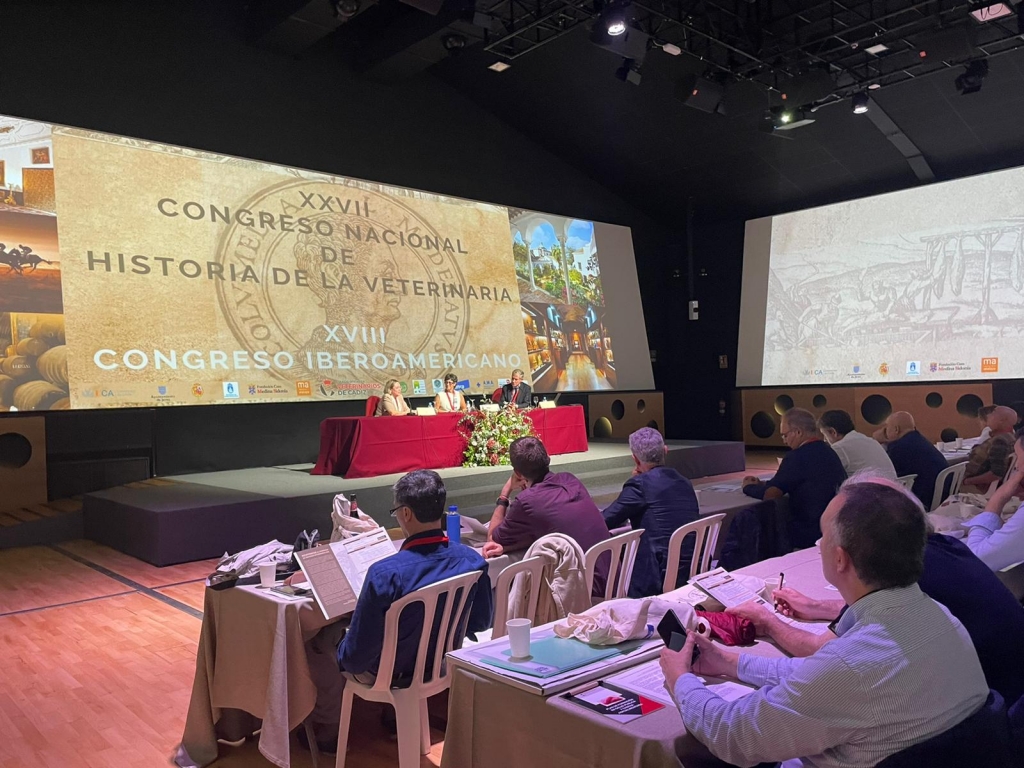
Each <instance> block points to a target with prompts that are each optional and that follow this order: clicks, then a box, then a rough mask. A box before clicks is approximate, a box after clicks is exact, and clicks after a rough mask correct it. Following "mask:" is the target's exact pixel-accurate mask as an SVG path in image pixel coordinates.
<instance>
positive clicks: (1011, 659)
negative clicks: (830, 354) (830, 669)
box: [727, 475, 1024, 702]
mask: <svg viewBox="0 0 1024 768" xmlns="http://www.w3.org/2000/svg"><path fill="white" fill-rule="evenodd" d="M850 482H877V483H882V484H884V485H886V486H887V487H889V488H892V489H894V490H895V491H897V492H898V493H900V494H903V495H904V496H906V497H907V498H908V499H911V500H912V501H913V502H914V503H915V504H917V505H920V503H921V502H920V501H918V499H917V497H915V496H913V495H912V494H911V493H910V492H909V491H907V490H906V489H905V488H904V487H902V486H901V485H898V484H896V483H893V482H891V481H888V480H884V479H881V478H875V477H871V476H864V475H860V476H857V477H856V478H853V479H852V480H851V481H850ZM889 495H890V496H891V494H889ZM922 511H923V509H922ZM890 544H892V543H891V542H890ZM1021 559H1024V554H1022V555H1021ZM917 585H918V586H919V587H920V588H921V591H922V592H924V593H925V594H926V595H928V597H930V598H932V600H934V601H935V602H937V603H940V604H941V605H944V606H945V607H946V608H947V609H948V610H949V612H950V613H951V614H953V616H955V617H956V618H957V620H958V621H959V622H960V623H961V624H963V625H964V629H966V630H967V633H968V634H969V635H970V636H971V641H972V642H973V643H974V649H975V650H976V651H977V653H978V660H979V661H980V662H981V668H982V670H983V671H984V673H985V679H986V681H987V682H988V687H989V688H992V689H993V690H996V691H998V692H999V694H1000V695H1001V696H1002V697H1003V698H1004V699H1005V700H1006V701H1011V702H1012V701H1016V700H1017V699H1018V698H1020V697H1021V695H1024V654H1021V653H1020V645H1021V643H1022V642H1024V608H1022V607H1021V605H1020V603H1018V602H1017V599H1016V598H1015V597H1014V596H1013V593H1011V592H1010V590H1009V589H1007V588H1006V586H1005V585H1004V584H1003V583H1002V582H1001V581H1000V580H999V579H998V578H997V577H996V575H995V574H994V573H993V572H992V571H991V570H990V569H989V567H988V566H987V565H985V563H983V562H982V561H981V560H979V559H978V558H977V557H976V556H975V555H974V554H973V553H972V552H971V550H970V549H968V548H967V546H966V545H965V544H964V543H963V542H962V541H957V540H956V539H954V538H952V537H950V536H945V535H943V534H941V533H935V532H934V531H933V532H931V533H929V534H928V540H927V542H926V544H925V548H924V568H923V570H922V572H921V577H920V578H919V579H918V581H917ZM773 597H774V601H775V605H776V610H777V611H778V613H776V612H774V611H772V610H771V609H770V608H768V607H766V606H765V605H764V604H762V603H756V602H754V601H751V602H749V603H744V604H742V605H739V606H736V607H734V608H729V609H727V612H728V613H734V614H736V615H738V616H743V617H744V618H747V619H750V621H751V622H753V624H754V627H755V629H756V630H757V634H758V635H759V636H762V637H769V638H771V639H772V641H773V642H774V643H775V644H776V645H778V646H779V647H780V648H782V650H784V651H786V653H788V654H790V655H792V656H810V655H811V654H812V653H814V652H815V651H816V650H818V649H819V648H820V647H821V646H823V645H824V644H825V643H828V642H830V641H832V640H835V639H836V635H835V633H834V632H832V631H827V632H824V633H821V634H817V633H814V632H810V631H808V630H804V629H800V628H798V627H794V626H792V625H791V624H787V623H786V622H785V621H783V620H782V619H781V618H780V615H781V616H789V617H792V618H795V619H803V620H807V621H834V620H837V619H838V618H839V617H840V616H842V614H843V611H845V610H846V603H845V602H844V601H843V600H841V599H836V600H815V599H812V598H810V597H808V596H806V595H804V594H802V593H800V592H799V591H797V590H795V589H792V588H791V587H783V588H782V589H777V590H775V592H774V593H773Z"/></svg>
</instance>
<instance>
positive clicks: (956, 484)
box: [929, 461, 967, 511]
mask: <svg viewBox="0 0 1024 768" xmlns="http://www.w3.org/2000/svg"><path fill="white" fill-rule="evenodd" d="M966 471H967V462H966V461H962V462H960V463H959V464H954V465H953V466H952V467H949V468H947V469H944V470H942V471H941V472H939V474H938V475H937V476H936V478H935V491H934V492H933V493H932V505H931V507H929V511H932V510H934V509H935V508H936V507H938V506H939V504H941V503H942V498H943V496H942V491H943V489H944V488H945V487H946V479H947V478H951V480H950V482H949V493H948V494H947V495H948V496H952V495H953V494H954V493H960V485H961V484H962V483H963V481H964V473H965V472H966Z"/></svg>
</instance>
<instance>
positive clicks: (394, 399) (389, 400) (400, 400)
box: [373, 379, 412, 416]
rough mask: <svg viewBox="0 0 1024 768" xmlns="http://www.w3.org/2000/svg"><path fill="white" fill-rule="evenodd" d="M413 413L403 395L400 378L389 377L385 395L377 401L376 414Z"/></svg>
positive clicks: (402, 414) (397, 414) (395, 414)
mask: <svg viewBox="0 0 1024 768" xmlns="http://www.w3.org/2000/svg"><path fill="white" fill-rule="evenodd" d="M410 413H412V409H411V408H410V407H409V404H408V403H407V402H405V398H404V397H402V385H401V383H399V381H398V379H388V383H387V384H385V385H384V396H383V397H382V398H381V399H380V402H379V403H377V410H376V411H374V414H373V415H374V416H408V415H409V414H410Z"/></svg>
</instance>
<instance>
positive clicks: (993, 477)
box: [961, 405, 1017, 493]
mask: <svg viewBox="0 0 1024 768" xmlns="http://www.w3.org/2000/svg"><path fill="white" fill-rule="evenodd" d="M986 421H987V424H988V428H989V430H990V434H989V438H988V440H986V441H985V442H983V443H980V444H978V445H976V446H974V448H972V449H971V453H970V455H969V456H968V457H967V469H966V470H964V481H963V484H962V486H961V487H962V488H963V490H965V491H974V492H978V493H984V492H985V491H987V490H988V487H989V486H990V485H992V483H994V482H996V481H997V480H1002V479H1003V475H1005V474H1006V469H1007V462H1008V461H1009V459H1010V456H1011V455H1013V443H1014V436H1013V428H1014V426H1015V425H1016V424H1017V412H1016V411H1015V410H1013V408H1009V407H1007V406H1005V405H997V406H996V409H995V410H994V411H992V413H990V414H989V415H988V419H987V420H986Z"/></svg>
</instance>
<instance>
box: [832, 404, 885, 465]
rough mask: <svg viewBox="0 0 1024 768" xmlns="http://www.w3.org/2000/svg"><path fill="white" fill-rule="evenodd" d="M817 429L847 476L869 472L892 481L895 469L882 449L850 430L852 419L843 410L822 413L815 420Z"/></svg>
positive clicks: (852, 429) (864, 436)
mask: <svg viewBox="0 0 1024 768" xmlns="http://www.w3.org/2000/svg"><path fill="white" fill-rule="evenodd" d="M818 429H820V430H821V434H822V436H824V438H825V442H826V443H828V444H829V445H830V446H832V450H833V451H835V452H836V456H838V457H839V460H840V461H841V462H843V469H845V470H846V474H847V476H848V477H852V476H853V475H855V474H857V473H858V472H861V471H863V470H865V469H869V470H872V471H873V472H876V473H877V474H878V475H879V476H881V477H887V478H889V479H890V480H895V479H896V470H895V469H894V468H893V466H892V460H891V459H890V458H889V454H887V453H886V452H885V448H883V447H882V446H881V445H879V443H878V441H877V440H872V439H871V438H870V437H868V436H867V435H863V434H861V433H860V432H858V431H857V430H856V429H854V426H853V419H851V418H850V414H848V413H847V412H846V411H840V410H833V411H825V412H824V413H823V414H821V418H819V419H818Z"/></svg>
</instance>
